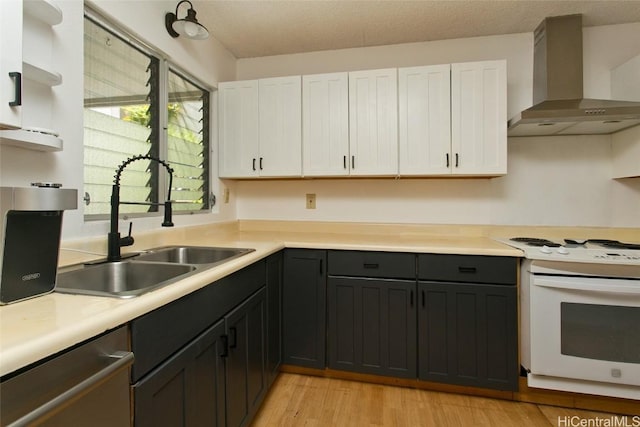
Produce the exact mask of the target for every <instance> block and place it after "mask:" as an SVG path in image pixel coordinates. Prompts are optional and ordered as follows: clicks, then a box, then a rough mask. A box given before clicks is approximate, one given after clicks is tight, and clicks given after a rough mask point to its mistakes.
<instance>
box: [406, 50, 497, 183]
mask: <svg viewBox="0 0 640 427" xmlns="http://www.w3.org/2000/svg"><path fill="white" fill-rule="evenodd" d="M398 75H399V137H400V147H399V152H400V165H399V168H400V175H403V176H411V175H418V176H420V175H424V176H426V175H474V176H479V175H490V176H495V175H502V174H505V173H506V172H507V125H506V123H507V117H506V115H507V80H506V61H485V62H470V63H462V64H452V65H435V66H426V67H410V68H400V69H399V70H398Z"/></svg>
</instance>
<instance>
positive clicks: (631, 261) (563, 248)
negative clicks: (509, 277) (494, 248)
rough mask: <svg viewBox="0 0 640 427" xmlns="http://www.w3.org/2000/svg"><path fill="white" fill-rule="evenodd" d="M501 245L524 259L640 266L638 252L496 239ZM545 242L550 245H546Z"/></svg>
mask: <svg viewBox="0 0 640 427" xmlns="http://www.w3.org/2000/svg"><path fill="white" fill-rule="evenodd" d="M496 240H498V241H499V242H501V243H505V244H507V245H509V246H513V247H516V248H518V249H520V250H522V251H523V252H524V256H525V258H528V259H535V260H547V261H564V262H579V263H598V264H625V265H640V250H633V249H631V250H627V249H613V248H603V247H601V246H596V245H584V244H567V245H560V244H554V242H550V241H548V240H540V246H532V245H530V244H528V243H529V242H519V241H513V240H511V239H496ZM547 242H549V243H551V244H548V245H547V244H546V243H547Z"/></svg>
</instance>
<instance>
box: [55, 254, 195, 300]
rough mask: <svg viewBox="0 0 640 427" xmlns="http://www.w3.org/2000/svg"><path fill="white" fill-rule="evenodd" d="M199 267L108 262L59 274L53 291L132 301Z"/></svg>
mask: <svg viewBox="0 0 640 427" xmlns="http://www.w3.org/2000/svg"><path fill="white" fill-rule="evenodd" d="M197 268H198V267H197V266H195V265H191V264H175V263H172V264H169V263H158V262H142V261H121V262H108V263H105V264H96V265H89V266H85V267H83V268H80V269H78V270H71V271H67V272H63V273H59V274H58V277H57V281H56V288H55V290H56V292H61V293H65V294H82V295H99V296H111V297H118V298H131V297H135V296H138V295H141V294H143V293H145V292H149V291H151V290H154V289H158V288H160V287H162V286H166V285H168V284H171V283H173V282H175V281H177V280H180V279H182V278H183V277H184V276H185V275H187V274H188V273H191V272H194V271H195V270H196V269H197Z"/></svg>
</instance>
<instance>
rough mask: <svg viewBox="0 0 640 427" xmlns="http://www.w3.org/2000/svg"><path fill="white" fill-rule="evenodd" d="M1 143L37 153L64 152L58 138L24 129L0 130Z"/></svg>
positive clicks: (60, 140)
mask: <svg viewBox="0 0 640 427" xmlns="http://www.w3.org/2000/svg"><path fill="white" fill-rule="evenodd" d="M0 143H2V144H4V145H13V146H14V147H21V148H28V149H30V150H37V151H60V150H62V139H61V138H59V137H58V136H56V135H51V134H48V133H41V132H37V131H28V130H23V129H16V130H0Z"/></svg>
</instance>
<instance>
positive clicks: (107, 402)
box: [0, 326, 133, 427]
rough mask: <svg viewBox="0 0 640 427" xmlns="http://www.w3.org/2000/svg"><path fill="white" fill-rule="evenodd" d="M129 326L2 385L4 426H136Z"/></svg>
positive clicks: (10, 377) (0, 403)
mask: <svg viewBox="0 0 640 427" xmlns="http://www.w3.org/2000/svg"><path fill="white" fill-rule="evenodd" d="M128 349H129V346H128V339H127V328H126V327H124V326H123V327H120V328H118V329H115V330H113V331H111V332H108V333H106V334H105V335H102V336H100V337H98V338H96V339H93V340H91V341H88V342H86V343H83V344H81V345H78V346H76V347H73V348H72V349H71V350H68V351H65V352H64V353H62V354H60V355H55V356H53V357H52V358H49V359H46V360H45V361H43V362H42V363H39V364H37V365H36V366H34V367H30V368H28V369H26V370H24V371H19V372H18V373H17V374H15V375H13V374H9V375H8V376H7V377H8V378H3V379H2V382H0V408H2V409H1V410H0V425H2V426H11V427H14V426H35V425H37V426H65V427H69V426H92V427H101V426H105V427H107V426H109V427H117V426H129V425H130V424H131V409H130V408H131V405H130V392H129V368H130V366H131V364H132V363H133V353H131V352H129V351H128Z"/></svg>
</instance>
